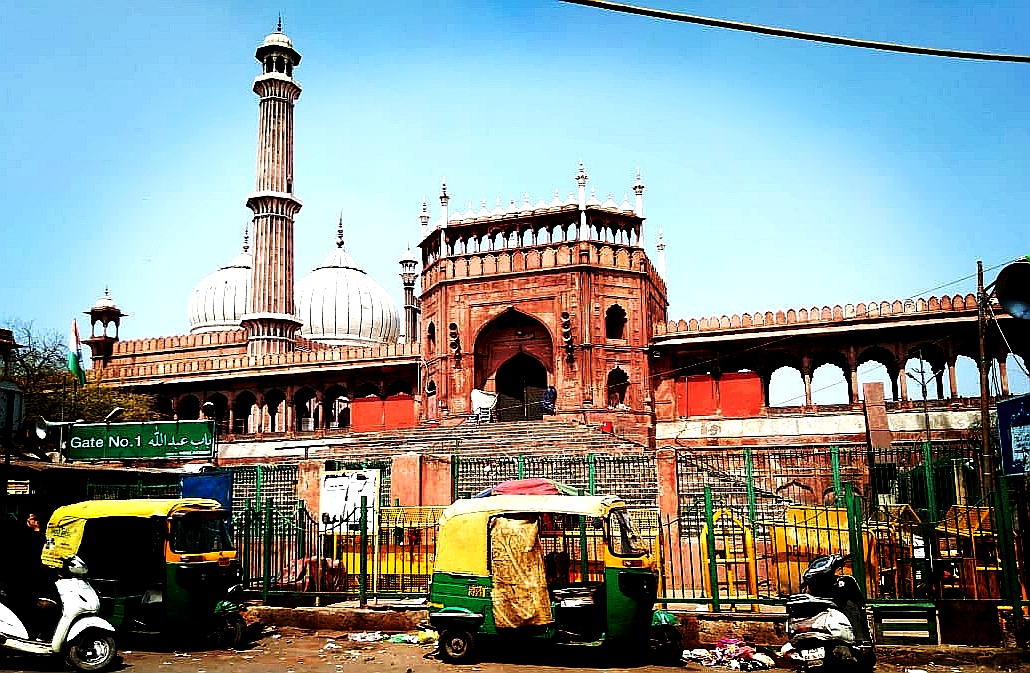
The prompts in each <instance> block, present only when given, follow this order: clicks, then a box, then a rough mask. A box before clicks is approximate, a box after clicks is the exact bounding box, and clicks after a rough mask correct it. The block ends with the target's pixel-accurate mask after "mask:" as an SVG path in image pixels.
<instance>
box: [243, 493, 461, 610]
mask: <svg viewBox="0 0 1030 673" xmlns="http://www.w3.org/2000/svg"><path fill="white" fill-rule="evenodd" d="M442 511H443V508H442V507H381V506H379V505H378V504H377V503H375V502H371V503H370V502H368V501H367V499H365V498H362V504H361V507H360V509H359V510H358V511H356V512H355V513H354V516H353V517H351V518H348V519H341V518H329V517H323V518H322V519H318V518H316V517H313V516H312V515H311V514H310V513H309V512H308V511H307V509H306V508H305V507H304V504H303V503H302V502H299V501H298V502H296V503H295V504H294V507H293V508H292V509H291V510H283V509H282V508H279V507H277V506H276V503H275V502H274V501H272V500H271V499H268V500H266V501H265V502H264V503H261V504H260V505H259V506H250V507H246V508H245V509H243V510H242V511H240V512H238V513H237V515H236V517H235V519H234V535H235V538H236V546H237V549H238V550H239V558H240V566H241V570H242V572H243V577H244V584H245V586H246V587H247V588H248V589H250V590H252V591H260V593H261V595H262V598H263V600H264V601H265V602H268V601H269V600H270V599H274V598H275V597H282V596H292V597H294V598H301V597H306V598H308V599H310V600H312V601H314V600H315V599H316V598H323V597H332V598H333V599H334V600H343V599H347V598H351V599H354V598H356V599H358V600H359V601H362V602H364V601H366V600H368V599H369V598H389V597H404V596H412V595H415V596H424V595H426V594H428V592H429V578H430V575H431V574H432V568H433V560H434V558H435V553H436V532H437V522H438V520H439V518H440V513H441V512H442Z"/></svg>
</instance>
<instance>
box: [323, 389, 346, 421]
mask: <svg viewBox="0 0 1030 673" xmlns="http://www.w3.org/2000/svg"><path fill="white" fill-rule="evenodd" d="M322 412H323V415H324V417H325V425H324V427H325V428H326V429H329V430H334V429H337V428H346V427H348V426H349V425H350V397H349V396H348V392H347V389H346V388H344V387H343V386H337V385H333V386H329V388H328V389H327V390H326V391H325V395H324V396H323V398H322Z"/></svg>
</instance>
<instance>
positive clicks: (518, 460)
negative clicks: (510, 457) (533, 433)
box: [515, 453, 526, 479]
mask: <svg viewBox="0 0 1030 673" xmlns="http://www.w3.org/2000/svg"><path fill="white" fill-rule="evenodd" d="M515 473H516V474H517V475H518V478H519V479H525V478H526V457H525V456H524V455H522V454H521V453H520V454H519V455H517V456H515Z"/></svg>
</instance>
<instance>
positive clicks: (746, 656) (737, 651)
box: [683, 638, 925, 673]
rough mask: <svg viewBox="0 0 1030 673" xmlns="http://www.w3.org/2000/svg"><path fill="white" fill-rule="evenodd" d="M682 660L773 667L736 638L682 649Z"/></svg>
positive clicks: (746, 667)
mask: <svg viewBox="0 0 1030 673" xmlns="http://www.w3.org/2000/svg"><path fill="white" fill-rule="evenodd" d="M683 660H684V661H694V662H697V663H699V664H701V665H702V666H707V667H709V668H729V669H731V670H735V671H762V670H766V669H769V668H774V667H775V662H774V661H773V659H772V657H770V656H768V655H765V654H762V653H760V652H756V651H755V648H754V647H752V646H750V645H748V644H747V643H745V642H744V641H743V640H738V639H737V638H720V639H719V641H718V642H717V643H716V645H715V649H712V650H707V649H704V648H698V649H695V650H684V651H683ZM924 673H925V672H924Z"/></svg>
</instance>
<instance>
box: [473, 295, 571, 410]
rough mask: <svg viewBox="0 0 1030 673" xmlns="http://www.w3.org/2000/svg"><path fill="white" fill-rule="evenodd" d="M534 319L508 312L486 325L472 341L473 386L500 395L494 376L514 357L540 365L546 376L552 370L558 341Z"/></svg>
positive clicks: (545, 384)
mask: <svg viewBox="0 0 1030 673" xmlns="http://www.w3.org/2000/svg"><path fill="white" fill-rule="evenodd" d="M558 338H559V337H557V336H556V335H552V333H551V330H550V329H548V328H547V326H545V325H544V324H543V323H542V322H540V321H539V320H537V319H536V318H534V317H532V316H529V315H527V314H525V313H522V312H520V311H516V310H514V309H508V310H506V311H504V312H502V313H501V314H500V315H498V316H497V317H496V318H494V319H493V320H491V321H490V322H489V323H487V324H486V325H485V326H484V327H483V329H481V330H480V332H479V334H478V335H476V338H475V347H474V355H475V357H474V360H473V362H474V363H475V378H474V387H476V388H479V389H480V390H488V391H490V392H498V393H499V392H501V389H500V387H499V384H498V383H497V377H498V376H499V375H500V368H501V367H502V366H503V365H505V364H506V363H508V362H510V361H511V360H512V358H514V357H515V356H517V355H520V354H524V355H526V356H528V357H529V358H530V359H531V360H536V361H538V362H539V363H542V364H543V367H544V369H545V370H546V371H545V374H544V376H545V382H544V383H543V384H542V386H543V387H546V386H547V383H546V376H547V373H549V372H553V371H554V366H555V361H554V358H555V353H554V343H555V341H556V340H557V339H558Z"/></svg>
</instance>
